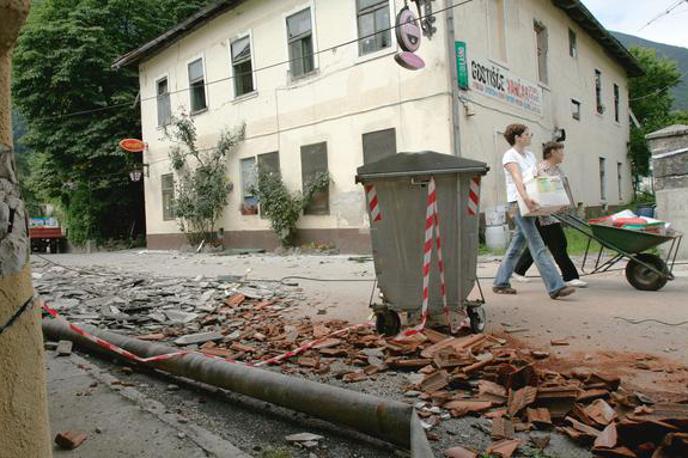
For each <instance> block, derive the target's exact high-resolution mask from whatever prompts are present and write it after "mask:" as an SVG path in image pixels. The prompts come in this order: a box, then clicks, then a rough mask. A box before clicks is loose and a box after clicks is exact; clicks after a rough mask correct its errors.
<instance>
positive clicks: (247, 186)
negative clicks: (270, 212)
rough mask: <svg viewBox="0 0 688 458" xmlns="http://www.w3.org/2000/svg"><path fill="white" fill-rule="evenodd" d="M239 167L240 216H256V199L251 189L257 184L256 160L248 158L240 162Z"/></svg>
mask: <svg viewBox="0 0 688 458" xmlns="http://www.w3.org/2000/svg"><path fill="white" fill-rule="evenodd" d="M240 167H241V209H240V210H241V214H242V215H257V214H258V197H256V196H254V195H253V192H252V191H253V188H254V187H255V186H256V185H257V184H258V180H257V176H256V158H255V157H249V158H246V159H242V160H241V161H240Z"/></svg>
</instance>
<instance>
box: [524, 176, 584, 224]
mask: <svg viewBox="0 0 688 458" xmlns="http://www.w3.org/2000/svg"><path fill="white" fill-rule="evenodd" d="M523 184H524V186H525V188H526V192H527V193H528V196H529V197H530V198H531V199H533V200H535V201H536V202H537V203H538V208H537V209H536V210H534V211H532V212H531V211H530V210H528V207H527V206H526V204H525V202H523V199H521V196H520V194H519V196H518V209H519V210H520V212H521V215H522V216H544V215H551V214H553V213H557V212H559V211H561V210H564V209H565V208H568V207H570V206H571V205H572V204H573V203H572V202H571V198H570V196H569V193H568V192H567V190H566V185H565V183H564V180H562V178H561V177H548V176H544V177H535V178H531V179H530V180H527V181H526V182H524V183H523Z"/></svg>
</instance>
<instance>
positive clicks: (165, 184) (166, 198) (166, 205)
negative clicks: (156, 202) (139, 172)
mask: <svg viewBox="0 0 688 458" xmlns="http://www.w3.org/2000/svg"><path fill="white" fill-rule="evenodd" d="M160 182H161V186H160V187H161V189H162V220H163V221H170V220H173V219H174V175H172V174H171V173H168V174H166V175H162V176H161V177H160Z"/></svg>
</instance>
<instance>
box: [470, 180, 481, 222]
mask: <svg viewBox="0 0 688 458" xmlns="http://www.w3.org/2000/svg"><path fill="white" fill-rule="evenodd" d="M479 206H480V176H477V177H473V178H471V187H470V191H469V192H468V214H469V215H471V216H477V214H478V208H479Z"/></svg>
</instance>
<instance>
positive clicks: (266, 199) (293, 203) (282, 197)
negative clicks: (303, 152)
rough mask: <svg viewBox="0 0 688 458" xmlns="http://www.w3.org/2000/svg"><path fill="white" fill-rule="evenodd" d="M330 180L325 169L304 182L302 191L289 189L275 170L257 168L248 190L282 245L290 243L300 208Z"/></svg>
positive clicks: (299, 214) (290, 244) (301, 210)
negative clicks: (253, 182)
mask: <svg viewBox="0 0 688 458" xmlns="http://www.w3.org/2000/svg"><path fill="white" fill-rule="evenodd" d="M329 182H330V176H329V174H328V173H327V172H321V173H319V174H317V175H316V176H315V177H314V178H313V179H312V180H310V181H309V182H307V183H306V186H305V188H304V192H303V194H302V193H301V192H298V191H297V192H293V193H292V192H289V190H288V189H287V187H286V186H285V185H284V182H283V181H282V177H281V176H280V174H279V173H274V172H270V171H267V170H260V169H259V170H258V185H257V186H256V187H255V188H254V189H253V190H252V193H253V194H255V195H256V197H258V202H260V210H261V213H262V214H263V215H265V217H266V218H268V219H269V220H270V225H271V226H272V230H273V231H274V232H275V234H276V235H277V238H278V239H279V241H280V243H281V244H282V246H284V247H287V246H292V245H293V244H294V236H295V234H296V223H297V222H298V220H299V218H300V217H301V214H302V213H303V211H304V209H305V208H306V207H308V205H309V204H310V203H311V202H312V201H313V197H314V196H315V194H316V193H317V192H318V191H321V190H323V189H325V188H326V187H327V185H328V183H329Z"/></svg>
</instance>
